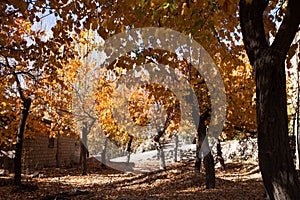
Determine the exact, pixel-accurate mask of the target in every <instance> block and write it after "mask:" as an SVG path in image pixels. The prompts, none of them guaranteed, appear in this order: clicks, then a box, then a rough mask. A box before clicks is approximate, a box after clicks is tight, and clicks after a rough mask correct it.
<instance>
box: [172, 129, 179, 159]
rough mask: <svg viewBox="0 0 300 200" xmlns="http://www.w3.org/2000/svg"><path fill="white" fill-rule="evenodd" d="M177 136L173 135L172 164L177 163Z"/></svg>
mask: <svg viewBox="0 0 300 200" xmlns="http://www.w3.org/2000/svg"><path fill="white" fill-rule="evenodd" d="M178 142H179V141H178V135H177V134H175V135H174V154H173V162H177V161H178V158H177V152H178Z"/></svg>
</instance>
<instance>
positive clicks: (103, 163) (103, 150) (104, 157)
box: [101, 137, 108, 166]
mask: <svg viewBox="0 0 300 200" xmlns="http://www.w3.org/2000/svg"><path fill="white" fill-rule="evenodd" d="M107 142H108V139H107V137H105V139H104V142H103V146H102V152H101V163H102V166H106V149H107Z"/></svg>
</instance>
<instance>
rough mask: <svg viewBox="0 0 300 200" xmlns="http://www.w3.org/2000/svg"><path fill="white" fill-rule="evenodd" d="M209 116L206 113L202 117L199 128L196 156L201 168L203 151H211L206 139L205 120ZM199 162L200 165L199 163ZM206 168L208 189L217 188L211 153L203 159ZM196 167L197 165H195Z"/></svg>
mask: <svg viewBox="0 0 300 200" xmlns="http://www.w3.org/2000/svg"><path fill="white" fill-rule="evenodd" d="M208 116H209V111H207V112H205V113H204V114H203V115H201V116H200V121H199V126H198V130H197V134H198V135H197V137H198V138H197V155H196V164H198V165H199V167H200V168H201V164H200V163H201V155H200V153H203V152H201V149H209V144H208V140H207V137H206V126H205V120H206V119H207V118H208ZM197 162H198V163H197ZM203 163H204V167H205V176H206V188H207V189H210V188H215V164H214V158H213V156H212V154H211V152H208V153H207V154H206V155H204V159H203ZM195 166H196V165H195Z"/></svg>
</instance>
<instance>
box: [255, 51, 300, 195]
mask: <svg viewBox="0 0 300 200" xmlns="http://www.w3.org/2000/svg"><path fill="white" fill-rule="evenodd" d="M276 57H277V56H276V55H274V54H271V55H270V54H269V53H265V54H262V55H261V58H260V59H259V60H260V61H259V63H264V64H263V65H262V66H257V68H259V67H260V69H257V72H256V96H257V124H258V148H259V152H258V157H259V166H260V169H261V172H262V177H263V180H264V184H265V187H266V190H267V192H268V194H269V196H270V199H300V187H299V180H298V177H297V174H296V171H295V168H294V164H293V159H292V156H291V154H290V148H289V137H288V118H287V105H286V88H285V87H286V85H285V84H286V78H285V72H284V62H281V63H279V62H278V61H277V62H276V63H274V65H273V64H269V61H268V60H266V58H269V59H274V60H276Z"/></svg>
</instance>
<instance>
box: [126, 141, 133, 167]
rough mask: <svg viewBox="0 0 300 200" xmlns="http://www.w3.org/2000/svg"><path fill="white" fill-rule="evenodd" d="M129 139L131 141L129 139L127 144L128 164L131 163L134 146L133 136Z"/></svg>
mask: <svg viewBox="0 0 300 200" xmlns="http://www.w3.org/2000/svg"><path fill="white" fill-rule="evenodd" d="M129 137H130V139H129V142H128V143H127V147H126V156H127V163H129V161H130V155H131V144H132V140H133V136H131V135H129Z"/></svg>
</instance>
